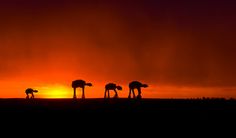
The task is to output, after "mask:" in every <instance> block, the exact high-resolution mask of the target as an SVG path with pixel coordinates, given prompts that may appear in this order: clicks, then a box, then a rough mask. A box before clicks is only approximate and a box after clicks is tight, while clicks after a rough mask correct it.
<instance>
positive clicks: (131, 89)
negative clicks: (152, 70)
mask: <svg viewBox="0 0 236 138" xmlns="http://www.w3.org/2000/svg"><path fill="white" fill-rule="evenodd" d="M142 87H143V88H146V87H148V85H147V84H142V83H141V82H139V81H132V82H130V83H129V96H128V98H131V93H132V94H133V98H136V96H135V92H134V90H135V89H137V90H138V95H137V99H141V98H142V96H141V88H142Z"/></svg>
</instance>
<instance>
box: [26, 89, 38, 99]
mask: <svg viewBox="0 0 236 138" xmlns="http://www.w3.org/2000/svg"><path fill="white" fill-rule="evenodd" d="M37 92H38V90H34V89H32V88H27V89H26V90H25V93H26V99H34V93H37ZM30 95H31V97H30Z"/></svg>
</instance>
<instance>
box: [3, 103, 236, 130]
mask: <svg viewBox="0 0 236 138" xmlns="http://www.w3.org/2000/svg"><path fill="white" fill-rule="evenodd" d="M0 114H1V119H2V122H7V123H5V124H9V123H11V124H14V125H16V124H18V125H19V124H20V125H24V124H30V126H29V127H33V126H34V125H36V124H37V125H38V124H41V125H43V127H44V128H45V127H48V126H50V125H51V126H52V127H53V128H55V127H63V128H70V127H73V126H76V127H75V128H78V129H79V128H80V127H83V128H87V129H113V128H114V129H115V130H117V128H119V129H121V130H120V131H122V132H123V131H125V130H127V131H128V130H129V128H132V129H133V130H134V128H135V131H139V129H140V131H141V130H143V129H145V128H149V129H151V128H152V129H153V128H155V129H157V130H158V128H162V129H163V128H166V129H178V128H181V127H183V126H184V129H186V128H192V127H195V128H196V127H197V128H198V130H200V129H202V128H205V129H209V128H208V127H212V126H214V127H215V126H216V127H217V128H225V127H227V126H230V125H231V124H232V125H233V126H234V123H235V120H236V119H235V117H236V101H235V100H225V99H142V100H130V99H109V100H104V99H85V100H82V99H77V100H72V99H34V100H26V99H1V100H0ZM16 122H17V123H16ZM222 123H223V124H224V125H219V124H222ZM65 124H66V125H65ZM104 125H105V126H106V127H105V128H104ZM199 125H200V127H198V126H199ZM73 128H74V127H73ZM233 128H234V127H233ZM149 129H148V130H149ZM157 130H156V131H157ZM195 130H196V129H195ZM117 131H118V130H117ZM183 131H184V130H183ZM154 132H155V130H154Z"/></svg>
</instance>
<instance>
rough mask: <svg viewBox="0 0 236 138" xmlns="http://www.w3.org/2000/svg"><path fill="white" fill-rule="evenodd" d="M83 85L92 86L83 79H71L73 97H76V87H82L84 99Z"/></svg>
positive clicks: (83, 97)
mask: <svg viewBox="0 0 236 138" xmlns="http://www.w3.org/2000/svg"><path fill="white" fill-rule="evenodd" d="M85 86H92V83H87V82H86V81H84V80H74V81H72V88H73V89H74V94H73V99H76V98H77V97H76V89H77V88H82V99H85V90H84V89H85Z"/></svg>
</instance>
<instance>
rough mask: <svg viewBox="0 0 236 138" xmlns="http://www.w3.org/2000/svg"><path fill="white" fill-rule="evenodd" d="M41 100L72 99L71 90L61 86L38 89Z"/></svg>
mask: <svg viewBox="0 0 236 138" xmlns="http://www.w3.org/2000/svg"><path fill="white" fill-rule="evenodd" d="M38 90H39V91H40V94H38V95H39V96H40V98H70V97H71V89H70V88H69V87H67V86H63V85H60V84H56V85H51V86H47V87H40V88H38Z"/></svg>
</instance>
